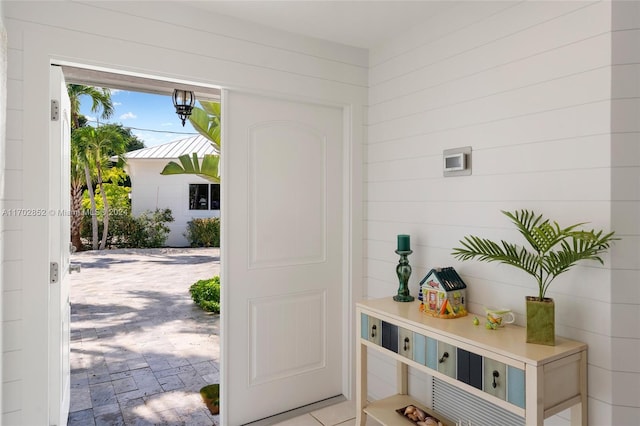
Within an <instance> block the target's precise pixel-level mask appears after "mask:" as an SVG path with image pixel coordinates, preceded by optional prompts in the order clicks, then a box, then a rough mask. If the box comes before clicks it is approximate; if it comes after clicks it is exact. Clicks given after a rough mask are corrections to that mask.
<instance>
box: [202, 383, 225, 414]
mask: <svg viewBox="0 0 640 426" xmlns="http://www.w3.org/2000/svg"><path fill="white" fill-rule="evenodd" d="M200 396H202V400H203V401H204V404H205V405H206V406H207V408H208V409H209V412H210V413H211V414H213V415H216V414H218V413H220V384H219V383H214V384H212V385H207V386H204V387H203V388H201V389H200Z"/></svg>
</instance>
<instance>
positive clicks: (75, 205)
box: [70, 143, 97, 250]
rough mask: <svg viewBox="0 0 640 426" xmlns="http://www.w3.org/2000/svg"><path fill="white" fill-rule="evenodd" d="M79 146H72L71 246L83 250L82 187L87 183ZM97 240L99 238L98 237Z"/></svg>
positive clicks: (73, 144)
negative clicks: (81, 232) (81, 229)
mask: <svg viewBox="0 0 640 426" xmlns="http://www.w3.org/2000/svg"><path fill="white" fill-rule="evenodd" d="M80 156H81V153H80V152H79V147H78V145H77V144H75V143H72V144H71V176H70V178H71V179H70V180H71V211H72V215H71V244H72V245H73V246H74V247H75V248H76V250H81V249H82V240H81V239H80V228H81V227H82V187H83V186H84V184H85V183H86V179H85V174H84V171H85V169H84V165H83V162H82V158H81V157H80ZM96 240H97V236H96Z"/></svg>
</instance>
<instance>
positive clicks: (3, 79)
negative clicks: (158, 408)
mask: <svg viewBox="0 0 640 426" xmlns="http://www.w3.org/2000/svg"><path fill="white" fill-rule="evenodd" d="M7 44H8V43H7V31H6V30H5V27H4V8H3V5H2V0H0V129H1V130H0V212H1V211H2V210H3V209H4V167H5V163H4V158H5V151H6V138H5V132H4V129H6V118H7V112H6V111H7ZM3 252H4V218H3V217H2V216H0V302H2V300H3V299H4V298H3V297H2V294H3V293H4V273H3V270H4V268H3V260H2V259H3ZM3 312H4V309H3V306H2V303H0V323H2V327H1V328H0V354H1V353H3V344H2V341H3V337H2V336H3V334H4V328H5V325H4V322H2V316H3ZM0 383H3V380H2V364H1V363H0ZM0 413H2V387H1V386H0Z"/></svg>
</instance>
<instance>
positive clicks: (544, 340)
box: [527, 296, 556, 346]
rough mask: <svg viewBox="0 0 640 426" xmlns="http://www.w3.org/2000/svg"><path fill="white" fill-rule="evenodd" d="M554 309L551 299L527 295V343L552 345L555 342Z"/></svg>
mask: <svg viewBox="0 0 640 426" xmlns="http://www.w3.org/2000/svg"><path fill="white" fill-rule="evenodd" d="M555 314H556V309H555V303H554V302H553V299H550V298H548V297H547V298H545V299H544V300H542V301H540V300H539V299H538V298H537V297H534V296H527V343H538V344H540V345H548V346H554V345H555V344H556V319H555Z"/></svg>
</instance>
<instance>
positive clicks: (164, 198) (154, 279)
mask: <svg viewBox="0 0 640 426" xmlns="http://www.w3.org/2000/svg"><path fill="white" fill-rule="evenodd" d="M63 68H64V74H65V78H66V80H67V83H70V84H81V85H87V86H94V87H105V88H109V89H112V90H113V89H115V90H124V91H128V93H134V92H135V93H140V92H143V93H144V94H153V96H155V97H156V101H157V102H161V101H165V102H166V108H167V109H168V110H172V109H173V107H172V104H171V98H170V96H167V93H169V94H170V91H171V90H173V89H172V88H171V87H172V85H170V84H169V83H165V82H162V81H160V80H153V79H142V78H133V77H129V76H120V75H117V74H110V73H103V72H95V71H90V70H85V69H82V68H73V67H63ZM189 89H191V90H195V89H194V88H192V87H190V88H189ZM112 93H113V91H112ZM196 93H197V98H198V99H199V100H202V101H208V102H216V101H217V102H219V99H220V96H219V93H220V92H219V90H216V89H208V91H203V89H202V88H198V89H197V91H196ZM149 96H152V95H149ZM170 112H171V113H172V114H174V116H175V113H174V112H173V111H170ZM132 115H133V114H131V115H129V117H131V116H132ZM175 120H176V123H178V124H179V123H180V120H179V119H178V117H177V116H175ZM116 121H117V120H116ZM102 124H103V125H104V121H103V122H102ZM93 126H96V124H93ZM103 127H104V126H103ZM121 127H124V128H125V129H127V130H131V127H133V126H131V127H129V126H125V125H122V126H121ZM138 128H140V127H138ZM136 130H137V129H136ZM145 130H146V131H150V130H159V129H145ZM188 130H189V127H187V131H185V132H182V131H178V132H172V136H170V137H169V141H168V142H167V140H166V139H165V140H164V141H160V142H159V143H152V144H150V145H151V146H147V147H137V148H139V149H137V150H135V151H131V152H132V153H134V154H133V156H134V157H135V158H136V160H142V163H145V164H137V165H136V167H137V168H136V169H135V170H133V169H132V168H129V167H127V169H128V170H127V171H128V172H129V178H133V179H132V181H131V182H130V183H131V184H133V187H134V188H135V190H134V191H131V192H129V194H131V195H132V196H131V197H130V198H129V200H130V202H131V203H132V204H133V207H134V208H133V211H132V213H133V216H134V217H136V216H140V215H141V214H145V213H144V212H145V211H146V210H152V209H155V210H164V209H169V210H173V211H174V214H173V219H174V220H173V221H172V222H170V223H171V224H172V225H173V226H172V228H171V229H168V228H167V230H169V231H170V232H169V235H168V237H171V239H170V240H169V241H167V242H166V244H163V245H169V246H173V247H171V248H162V249H139V248H137V247H135V246H134V247H130V241H131V240H130V239H128V238H129V237H131V236H130V235H124V236H119V237H116V238H111V237H110V238H109V239H108V241H109V242H108V246H107V247H108V248H110V249H109V250H104V251H83V252H81V253H76V254H74V255H73V256H72V259H71V260H72V262H75V263H76V264H77V265H78V266H80V267H81V270H82V272H81V274H79V275H76V274H73V275H72V278H71V297H70V301H71V343H70V351H71V354H70V363H71V372H70V374H71V400H70V412H69V422H68V424H69V425H76V424H77V425H86V424H94V423H95V424H138V423H144V424H156V423H163V422H165V423H176V422H177V423H183V424H218V416H214V415H213V414H212V413H210V412H209V410H208V409H207V407H206V406H205V405H204V403H203V401H202V398H201V396H200V392H199V391H200V389H201V388H203V387H204V386H206V385H209V384H213V383H216V384H217V383H219V376H220V372H219V369H220V367H219V358H220V357H219V353H220V350H219V345H220V339H219V316H218V315H216V314H211V313H208V312H206V311H204V310H202V309H201V308H199V307H197V306H196V305H195V304H194V303H193V301H192V300H191V297H190V294H189V293H190V291H189V290H190V286H191V285H193V284H195V282H196V281H199V280H202V281H209V280H211V279H212V277H214V276H217V275H219V269H220V268H219V261H220V253H219V248H200V249H192V248H188V247H184V246H188V245H189V243H191V242H192V241H191V240H187V239H185V238H184V234H186V233H187V232H186V231H187V229H186V226H187V223H186V222H187V220H188V219H193V218H194V217H195V218H198V219H201V218H211V217H217V218H219V216H220V214H219V212H220V202H219V201H220V199H219V193H220V191H219V186H218V185H217V184H216V183H210V182H208V181H207V180H205V179H203V178H201V177H199V176H197V175H194V174H191V175H190V174H188V173H185V174H182V175H179V176H161V175H160V171H162V170H163V168H164V166H165V165H167V164H168V163H169V162H170V161H172V160H173V161H178V156H179V155H180V154H181V153H177V152H176V146H181V147H182V149H183V150H184V151H185V152H184V153H185V154H188V155H189V156H190V157H191V155H192V154H193V153H197V154H200V160H201V159H202V157H203V154H204V153H205V152H206V153H209V152H211V150H207V147H211V144H210V143H209V141H206V140H202V139H204V138H202V137H198V134H197V133H196V132H195V131H194V130H193V128H191V132H189V131H188ZM72 139H73V137H72ZM143 142H144V140H143ZM162 142H165V143H162ZM203 146H204V151H203V150H202V149H200V148H202V147H203ZM145 150H146V152H145ZM149 151H153V152H152V153H150V152H149ZM187 151H188V152H187ZM124 156H125V157H126V154H125V155H124ZM145 160H146V162H145ZM139 162H140V161H138V163H139ZM149 163H151V164H149ZM150 170H153V171H150ZM134 175H135V177H134ZM150 179H151V181H150ZM153 179H155V180H153ZM203 182H206V183H203ZM136 184H137V187H136ZM116 186H117V185H116ZM205 186H206V190H207V191H206V195H205V191H204V189H205V188H204V187H205ZM193 189H195V190H196V191H193ZM216 190H217V191H216ZM103 192H104V193H105V194H108V195H109V194H110V195H111V196H113V194H114V193H115V192H117V191H115V190H113V188H112V190H111V191H110V192H109V191H108V190H107V189H106V188H105V189H104V190H103ZM194 192H196V193H194ZM125 195H126V192H125ZM99 197H100V195H99V194H96V198H97V199H98V200H100V198H99ZM194 197H198V200H199V199H202V198H204V199H206V206H204V208H203V206H202V205H200V204H194V203H192V199H194ZM216 199H217V200H216ZM120 201H121V202H122V200H120ZM145 202H147V203H148V202H151V203H152V204H151V205H147V204H145ZM102 207H104V206H102ZM123 208H125V206H123V205H122V204H118V203H115V202H114V203H113V204H110V206H109V207H108V209H109V210H110V211H111V212H112V214H113V215H112V217H111V219H112V220H111V225H112V226H114V225H115V226H118V225H117V224H118V223H119V222H118V220H120V219H121V218H120V217H118V216H119V215H122V214H125V213H126V212H123V211H121V210H122V209H123ZM87 209H88V206H87V205H86V204H85V205H84V206H83V207H82V211H85V210H87ZM176 218H177V219H178V222H179V223H177V224H175V222H176V220H175V219H176ZM119 232H122V230H119ZM124 232H127V229H125V230H124ZM100 234H101V233H100ZM172 234H173V235H172ZM180 237H182V239H181V238H180ZM123 243H125V245H124V247H129V248H126V249H113V248H114V247H119V246H123V245H122V244H123ZM196 243H197V241H196ZM209 243H211V241H209ZM126 244H129V246H127V245H126ZM89 245H90V244H89ZM213 245H219V240H218V242H217V244H216V243H214V244H213ZM109 246H111V247H109ZM176 246H178V247H176Z"/></svg>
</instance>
